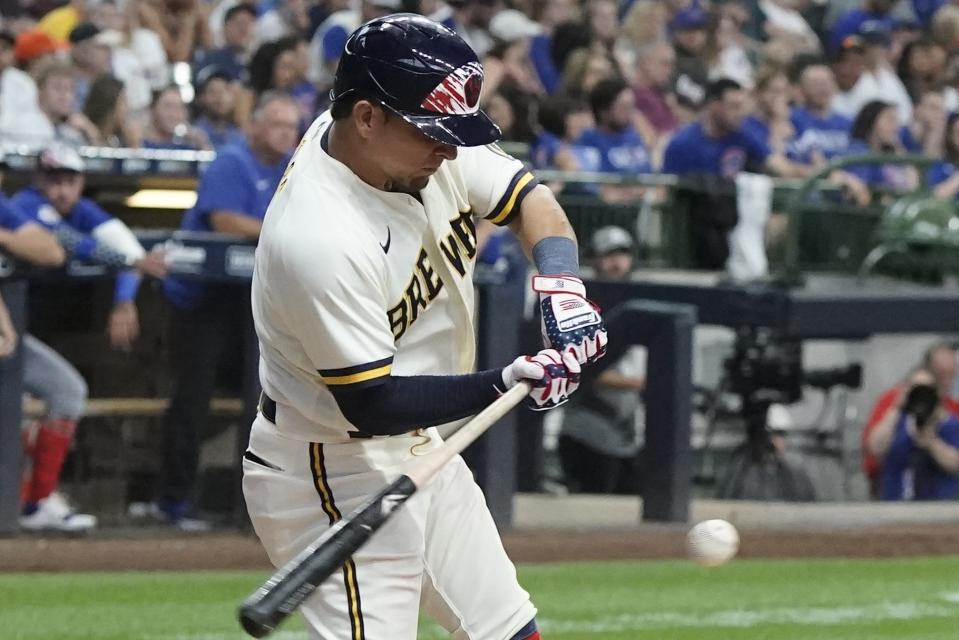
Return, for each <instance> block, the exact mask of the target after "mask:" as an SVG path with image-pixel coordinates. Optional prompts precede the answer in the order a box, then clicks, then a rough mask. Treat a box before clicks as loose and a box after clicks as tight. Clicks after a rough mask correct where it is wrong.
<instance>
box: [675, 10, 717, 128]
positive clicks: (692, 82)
mask: <svg viewBox="0 0 959 640" xmlns="http://www.w3.org/2000/svg"><path fill="white" fill-rule="evenodd" d="M708 21H709V19H708V16H707V15H706V13H705V12H704V11H703V10H702V9H700V8H699V7H698V6H697V5H690V6H689V7H686V8H685V9H681V10H680V11H677V12H676V13H675V14H674V15H673V17H672V19H671V20H670V21H669V25H668V28H669V33H670V39H671V40H672V42H673V48H674V49H675V50H676V70H675V73H674V75H673V81H672V91H671V92H672V94H673V95H675V96H676V103H677V112H678V114H677V115H679V119H680V120H681V121H684V122H688V121H690V120H692V119H694V118H695V117H696V114H697V113H698V111H699V109H700V108H701V107H702V106H703V103H704V101H705V99H706V83H707V82H708V80H707V78H708V73H707V69H706V64H705V62H704V57H705V56H704V52H705V47H706V25H707V23H708Z"/></svg>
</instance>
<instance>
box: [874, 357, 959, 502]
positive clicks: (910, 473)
mask: <svg viewBox="0 0 959 640" xmlns="http://www.w3.org/2000/svg"><path fill="white" fill-rule="evenodd" d="M912 381H913V385H912V388H911V389H909V392H908V393H907V394H906V396H905V399H904V400H903V404H902V409H901V410H900V411H898V412H897V415H898V419H897V420H896V427H895V431H894V432H893V436H892V441H891V443H890V445H889V449H888V452H887V453H886V456H885V458H884V459H883V461H882V466H881V469H880V472H879V497H880V498H881V499H882V500H953V499H955V498H957V497H959V418H956V417H955V416H954V415H951V414H950V413H949V412H948V411H947V410H946V408H945V406H944V404H943V402H942V399H941V397H940V392H939V391H938V390H937V388H936V386H935V385H934V382H935V378H934V377H933V375H932V373H931V372H928V371H922V370H920V371H917V372H916V373H915V374H914V375H913V377H912Z"/></svg>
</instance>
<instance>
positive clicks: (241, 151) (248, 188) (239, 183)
mask: <svg viewBox="0 0 959 640" xmlns="http://www.w3.org/2000/svg"><path fill="white" fill-rule="evenodd" d="M289 160H290V155H287V156H285V157H284V158H283V159H282V160H281V161H280V162H278V163H276V164H275V165H271V166H270V165H264V164H262V163H260V161H259V160H257V158H256V156H255V155H254V153H253V150H252V149H251V148H250V145H249V144H248V143H247V142H246V141H243V142H241V143H238V144H233V145H227V146H225V147H223V148H221V149H220V150H219V151H218V152H217V155H216V158H215V159H214V160H213V162H211V163H210V166H209V167H207V170H206V172H205V173H204V174H203V176H202V177H201V178H200V184H199V186H198V188H197V199H196V204H195V205H194V206H193V208H192V209H190V210H189V211H187V212H186V214H184V216H183V222H182V224H181V225H180V228H181V229H183V230H185V231H213V227H212V226H211V224H210V214H211V213H213V212H214V211H231V212H234V213H239V214H243V215H247V216H250V217H251V218H256V219H258V220H262V219H263V216H265V215H266V209H267V207H269V206H270V200H271V199H272V198H273V193H274V192H275V191H276V187H277V185H278V184H279V183H280V178H282V177H283V172H284V171H285V170H286V165H287V163H288V162H289ZM163 290H164V292H165V293H166V296H167V298H168V299H169V300H170V302H172V303H173V304H175V305H176V306H178V307H181V308H184V309H189V308H192V307H195V306H196V305H197V304H198V303H199V302H200V300H201V298H202V297H203V291H204V285H203V284H202V283H200V282H197V281H188V280H181V279H179V278H175V277H172V276H171V277H169V278H167V279H166V280H164V281H163Z"/></svg>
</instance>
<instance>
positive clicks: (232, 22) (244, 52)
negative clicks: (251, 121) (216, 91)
mask: <svg viewBox="0 0 959 640" xmlns="http://www.w3.org/2000/svg"><path fill="white" fill-rule="evenodd" d="M255 23H256V8H255V7H254V6H253V5H252V4H247V3H240V4H237V5H235V6H233V7H230V9H228V10H227V12H226V13H225V14H224V16H223V46H222V47H220V48H219V49H209V50H205V51H203V50H201V51H200V52H198V54H197V57H196V59H195V60H194V61H193V72H194V75H196V76H199V73H200V71H201V70H203V69H207V68H209V67H211V66H216V67H218V68H219V69H221V70H222V71H223V72H225V73H227V74H229V76H230V77H231V78H232V79H233V80H242V79H244V77H245V76H246V65H247V63H248V62H249V60H250V53H251V48H252V46H253V25H254V24H255Z"/></svg>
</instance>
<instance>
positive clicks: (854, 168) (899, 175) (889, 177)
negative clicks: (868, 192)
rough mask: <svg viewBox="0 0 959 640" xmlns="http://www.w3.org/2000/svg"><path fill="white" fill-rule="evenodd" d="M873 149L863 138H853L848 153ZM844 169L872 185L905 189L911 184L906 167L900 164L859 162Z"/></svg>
mask: <svg viewBox="0 0 959 640" xmlns="http://www.w3.org/2000/svg"><path fill="white" fill-rule="evenodd" d="M871 153H873V151H872V150H871V149H870V148H869V145H867V144H866V143H865V142H863V141H862V140H853V141H852V142H850V143H849V151H848V154H844V155H865V154H871ZM844 171H846V172H848V173H851V174H853V175H855V176H856V177H857V178H859V179H860V180H862V181H863V182H865V183H866V184H867V185H869V186H870V187H889V188H891V189H905V188H906V187H908V186H909V184H908V179H907V171H906V167H905V166H903V165H898V164H858V165H849V166H847V167H846V168H845V169H844Z"/></svg>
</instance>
